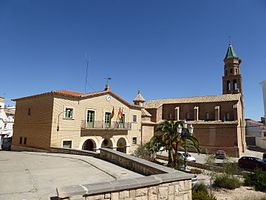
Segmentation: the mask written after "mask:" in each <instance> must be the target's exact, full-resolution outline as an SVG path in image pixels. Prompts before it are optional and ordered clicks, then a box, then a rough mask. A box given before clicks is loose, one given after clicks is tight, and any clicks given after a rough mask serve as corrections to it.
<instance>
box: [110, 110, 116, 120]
mask: <svg viewBox="0 0 266 200" xmlns="http://www.w3.org/2000/svg"><path fill="white" fill-rule="evenodd" d="M114 115H115V108H114V107H113V110H112V113H111V119H112V118H113V117H114Z"/></svg>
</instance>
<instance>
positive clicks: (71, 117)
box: [65, 107, 74, 119]
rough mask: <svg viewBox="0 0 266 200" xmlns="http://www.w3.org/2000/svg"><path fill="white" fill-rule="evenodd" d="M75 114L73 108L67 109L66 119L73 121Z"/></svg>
mask: <svg viewBox="0 0 266 200" xmlns="http://www.w3.org/2000/svg"><path fill="white" fill-rule="evenodd" d="M73 112H74V109H73V108H68V107H66V108H65V118H66V119H73Z"/></svg>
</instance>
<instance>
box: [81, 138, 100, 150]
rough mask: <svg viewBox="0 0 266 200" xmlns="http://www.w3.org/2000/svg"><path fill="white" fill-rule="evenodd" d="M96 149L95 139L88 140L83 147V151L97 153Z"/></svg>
mask: <svg viewBox="0 0 266 200" xmlns="http://www.w3.org/2000/svg"><path fill="white" fill-rule="evenodd" d="M96 147H97V146H96V142H95V141H94V140H93V139H87V140H86V141H85V142H84V143H83V145H82V150H88V151H96Z"/></svg>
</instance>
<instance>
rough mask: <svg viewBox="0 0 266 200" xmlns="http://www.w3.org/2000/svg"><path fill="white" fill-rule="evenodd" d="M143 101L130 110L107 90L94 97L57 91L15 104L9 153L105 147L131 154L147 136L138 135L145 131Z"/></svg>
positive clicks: (96, 93) (93, 94) (93, 149)
mask: <svg viewBox="0 0 266 200" xmlns="http://www.w3.org/2000/svg"><path fill="white" fill-rule="evenodd" d="M139 95H140V93H139ZM143 100H144V99H143ZM143 100H142V99H138V96H137V98H136V99H135V101H134V102H135V105H133V104H130V103H128V102H127V101H125V100H124V99H122V98H121V97H119V96H118V95H117V94H115V93H114V92H112V91H111V90H110V88H109V86H108V85H107V86H106V88H105V90H104V91H101V92H95V93H88V94H85V93H79V92H73V91H68V90H61V91H53V92H48V93H43V94H39V95H33V96H29V97H23V98H18V99H15V101H16V116H15V126H14V137H13V142H12V148H13V149H15V148H16V146H20V147H21V146H24V147H35V148H41V149H49V148H50V147H60V148H61V147H63V148H74V149H83V150H91V151H97V150H98V149H99V148H101V147H108V148H112V149H116V150H118V151H121V152H126V153H133V152H134V150H135V149H136V148H137V146H138V145H140V144H141V143H142V142H145V141H147V140H149V139H150V137H151V136H149V135H146V134H143V132H142V130H146V129H149V125H147V128H146V125H144V124H142V123H141V118H142V116H144V115H145V109H144V108H143V107H142V106H141V105H142V103H143ZM147 121H148V120H147ZM150 123H152V122H150ZM149 134H152V135H153V132H152V133H149Z"/></svg>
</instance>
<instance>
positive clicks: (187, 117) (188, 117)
mask: <svg viewBox="0 0 266 200" xmlns="http://www.w3.org/2000/svg"><path fill="white" fill-rule="evenodd" d="M190 118H191V116H190V113H189V112H187V113H186V119H187V120H188V119H190Z"/></svg>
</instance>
